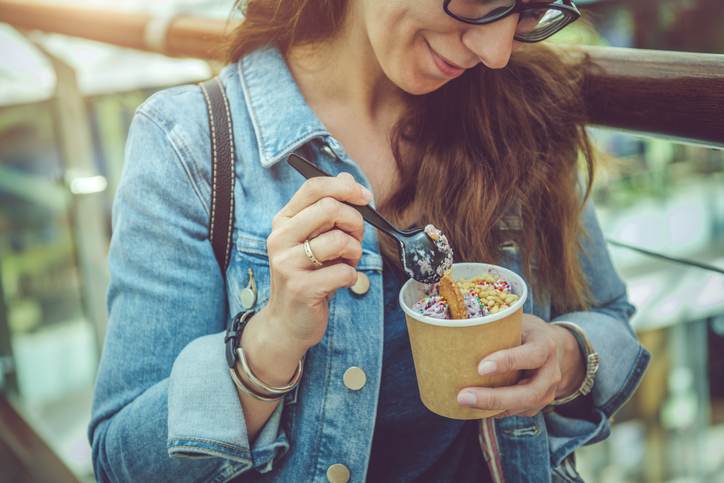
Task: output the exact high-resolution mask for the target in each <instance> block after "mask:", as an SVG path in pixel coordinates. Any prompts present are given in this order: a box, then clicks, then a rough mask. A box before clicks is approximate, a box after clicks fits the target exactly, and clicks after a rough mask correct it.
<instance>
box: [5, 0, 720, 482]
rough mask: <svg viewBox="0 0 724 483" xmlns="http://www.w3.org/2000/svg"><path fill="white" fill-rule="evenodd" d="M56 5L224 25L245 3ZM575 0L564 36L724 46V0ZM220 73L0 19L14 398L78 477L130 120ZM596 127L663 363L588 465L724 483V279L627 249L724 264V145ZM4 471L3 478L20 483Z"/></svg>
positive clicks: (706, 49)
mask: <svg viewBox="0 0 724 483" xmlns="http://www.w3.org/2000/svg"><path fill="white" fill-rule="evenodd" d="M50 3H52V2H50ZM57 3H59V4H60V3H62V4H63V5H75V4H77V5H78V6H80V7H88V6H92V7H94V8H99V7H100V8H107V9H108V10H109V11H119V10H121V11H124V12H139V13H152V14H153V15H155V16H158V18H168V17H169V16H171V15H176V14H184V15H197V16H201V17H211V18H217V19H226V18H227V16H228V15H229V12H230V9H231V6H232V3H233V2H232V1H231V0H155V1H154V2H148V1H139V0H122V1H121V0H114V1H112V0H87V1H80V0H76V1H73V2H71V1H68V0H65V1H63V2H60V1H59V0H58V1H57ZM576 3H577V4H578V5H579V6H580V7H582V9H584V10H583V12H584V21H579V22H576V23H574V24H573V25H572V26H571V27H569V28H568V29H566V30H564V31H563V32H561V33H560V34H558V35H557V36H555V37H554V38H553V39H552V41H553V42H555V43H562V44H579V45H602V46H614V47H633V48H645V49H659V50H672V51H686V52H700V53H716V54H722V53H724V4H722V1H721V0H636V1H615V0H608V1H606V0H599V1H589V2H584V1H580V2H576ZM2 9H3V7H2V2H0V17H1V16H2ZM218 67H219V64H215V63H213V62H212V63H209V62H206V61H202V60H189V59H174V58H170V57H166V56H163V55H159V54H153V53H143V52H140V51H136V50H130V49H125V48H121V47H117V46H112V45H109V44H105V43H99V42H93V41H88V40H81V39H78V38H72V37H66V36H61V35H56V34H44V33H40V32H29V31H22V30H16V29H15V28H13V27H12V26H10V25H8V24H4V23H1V22H0V393H3V394H4V395H5V397H6V398H7V399H8V400H10V401H11V402H12V408H14V409H12V410H14V411H17V412H18V413H19V414H20V415H21V416H22V418H23V419H24V420H25V421H26V422H27V424H28V428H27V431H30V432H35V433H37V434H38V435H39V436H40V438H41V439H42V440H43V441H45V443H47V445H48V446H49V447H50V449H52V450H53V451H54V452H55V454H56V455H57V456H58V457H59V459H60V461H61V462H62V463H63V464H64V465H65V466H66V467H67V468H69V470H70V473H69V475H71V474H72V476H71V477H70V478H71V479H70V480H69V481H72V478H75V479H78V480H80V481H92V480H93V475H92V467H91V461H90V447H89V445H88V441H87V438H86V426H87V422H88V419H89V414H90V401H91V394H92V386H93V382H94V377H95V371H96V364H97V362H98V358H99V353H100V350H101V347H102V345H101V343H102V338H103V334H104V331H105V323H106V311H105V287H106V283H107V278H108V273H107V268H106V265H105V255H106V250H107V247H108V242H109V239H110V235H111V232H110V210H111V203H112V200H113V195H114V190H115V187H116V185H117V183H118V178H119V175H120V172H121V168H122V163H123V147H124V143H125V138H126V132H127V128H128V125H129V122H130V120H131V118H132V116H133V113H134V110H135V108H136V107H137V106H138V105H139V104H140V103H141V102H143V100H144V99H145V98H146V97H148V96H149V95H150V94H151V93H153V92H154V91H156V90H158V89H163V88H166V87H168V86H172V85H176V84H182V83H188V82H196V81H199V80H203V79H206V78H208V77H210V76H211V75H212V74H213V72H215V70H216V69H218ZM721 115H722V116H724V112H722V113H721ZM590 132H591V134H592V135H593V137H594V140H595V142H596V146H597V148H598V149H599V150H600V152H601V154H600V157H601V159H602V165H601V169H600V170H599V175H598V179H597V183H596V188H595V193H594V198H595V201H596V203H597V207H598V211H599V217H600V219H601V223H602V226H603V230H604V232H605V233H606V236H607V237H608V238H609V239H610V241H611V244H610V245H609V248H610V251H611V254H612V256H613V259H614V262H615V264H616V267H617V268H618V270H619V272H620V274H621V275H622V276H623V278H624V279H625V280H626V282H627V283H628V287H629V295H630V298H631V299H632V301H633V302H634V304H635V305H636V306H637V308H638V312H637V313H636V315H635V316H634V318H633V325H634V327H635V329H636V331H637V332H638V334H639V336H640V338H641V340H642V342H643V343H644V345H645V346H646V347H647V348H648V349H649V350H650V351H651V352H652V353H653V354H654V359H653V362H652V365H651V367H650V368H649V371H648V373H647V375H646V377H645V379H644V381H643V383H642V386H641V387H640V389H639V391H638V392H637V394H636V395H635V397H634V398H633V399H631V400H630V401H629V402H628V403H627V405H626V407H625V408H624V409H623V410H622V411H621V412H620V413H619V414H618V415H617V416H616V418H615V421H614V431H613V434H612V435H611V437H610V438H609V439H608V440H607V441H606V442H604V443H601V444H597V445H595V446H592V447H587V448H584V449H582V450H581V451H579V452H578V465H579V469H580V471H581V473H582V475H583V476H584V478H585V479H586V481H591V482H606V483H609V482H617V483H618V482H629V481H630V482H637V481H642V482H724V276H723V275H722V274H721V273H716V272H714V271H711V270H703V269H701V268H697V267H694V266H691V265H684V264H681V263H676V262H672V261H667V260H663V259H660V258H656V257H652V256H648V255H644V254H642V253H640V252H637V251H634V250H631V249H629V248H622V247H621V246H620V245H619V244H618V243H617V242H621V243H625V244H630V245H634V246H637V247H642V248H644V249H647V250H651V251H655V252H661V253H665V254H667V255H670V256H674V257H683V258H686V259H690V260H696V261H700V262H705V263H708V264H711V265H715V266H718V267H724V154H723V151H722V150H721V146H719V148H716V147H707V146H704V145H701V144H699V145H697V144H692V143H681V142H676V141H672V140H671V138H669V139H667V138H664V137H656V136H654V137H641V136H634V135H632V134H627V133H624V132H622V131H615V130H610V129H602V128H597V127H591V128H590ZM720 139H721V137H720ZM4 404H5V403H4ZM12 410H11V409H8V407H6V406H3V407H2V408H0V415H5V416H6V415H7V411H12ZM0 419H2V418H0ZM12 430H13V428H12V427H10V426H8V424H7V422H0V462H2V461H3V457H6V458H7V457H10V456H9V455H10V454H11V453H12V450H13V448H12V441H11V440H10V439H8V434H9V431H12ZM16 431H17V428H16ZM8 441H10V443H9V442H8ZM2 466H3V465H2V464H1V463H0V480H1V481H12V478H11V476H10V475H9V474H8V473H3V469H2Z"/></svg>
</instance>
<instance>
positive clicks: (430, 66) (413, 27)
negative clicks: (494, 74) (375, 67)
mask: <svg viewBox="0 0 724 483" xmlns="http://www.w3.org/2000/svg"><path fill="white" fill-rule="evenodd" d="M361 2H362V3H361V4H358V6H360V7H362V14H363V18H364V24H365V28H366V30H367V35H368V37H369V40H370V44H371V45H372V49H373V51H374V53H375V55H376V57H377V60H378V62H379V64H380V66H381V67H382V70H383V71H384V73H385V74H386V75H387V77H388V78H389V79H390V80H391V81H392V82H393V83H394V84H396V85H397V86H398V87H399V88H401V89H402V90H404V91H406V92H409V93H410V94H416V95H419V94H426V93H428V92H432V91H434V90H436V89H438V88H439V87H441V86H442V85H443V84H445V83H446V82H449V81H450V80H452V79H454V78H455V77H458V76H460V75H461V74H462V73H463V72H465V70H466V69H469V68H471V67H473V66H475V65H477V64H478V63H480V62H482V63H483V64H484V65H486V66H487V67H488V68H491V69H501V68H503V67H505V66H506V65H507V64H508V59H509V58H510V54H511V52H512V50H513V47H514V44H515V45H517V44H518V42H517V41H514V40H513V35H514V34H515V30H516V26H517V23H518V15H517V14H514V15H510V16H508V17H506V18H504V19H502V20H499V21H497V22H494V23H492V24H488V25H469V24H465V23H463V22H460V21H458V20H455V19H453V18H452V17H450V16H448V15H447V14H446V13H445V12H444V11H443V9H442V5H443V0H361Z"/></svg>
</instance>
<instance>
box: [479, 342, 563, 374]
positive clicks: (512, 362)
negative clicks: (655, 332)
mask: <svg viewBox="0 0 724 483" xmlns="http://www.w3.org/2000/svg"><path fill="white" fill-rule="evenodd" d="M556 350H557V349H556V346H555V342H553V340H552V339H550V338H548V337H535V336H530V337H528V339H527V340H526V341H525V343H524V344H523V345H519V346H517V347H513V348H512V349H504V350H501V351H498V352H494V353H492V354H490V355H489V356H487V357H485V358H484V359H483V360H481V361H480V364H478V374H480V375H481V376H487V375H490V374H502V373H505V372H510V371H515V370H526V369H538V368H539V367H541V366H542V365H543V364H545V362H546V361H547V360H548V358H549V357H550V355H551V354H555V352H556Z"/></svg>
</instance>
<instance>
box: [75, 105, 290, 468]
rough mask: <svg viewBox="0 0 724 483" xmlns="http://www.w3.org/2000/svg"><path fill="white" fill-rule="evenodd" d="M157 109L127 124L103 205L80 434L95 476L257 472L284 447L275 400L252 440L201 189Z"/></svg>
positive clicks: (144, 111) (144, 110) (279, 410)
mask: <svg viewBox="0 0 724 483" xmlns="http://www.w3.org/2000/svg"><path fill="white" fill-rule="evenodd" d="M164 96H166V97H170V96H168V95H166V94H163V93H162V94H161V95H160V98H161V99H164ZM161 104H163V101H162V100H159V94H157V95H155V96H153V97H152V98H151V100H149V101H147V103H146V104H144V106H142V107H141V108H139V111H138V112H137V113H136V116H135V117H134V120H133V122H132V126H131V129H130V133H129V138H128V144H127V148H126V160H125V165H124V169H123V174H122V177H121V182H120V184H119V187H118V191H117V193H116V198H115V201H114V206H113V237H112V241H111V246H110V253H109V265H110V272H111V280H110V286H109V290H108V300H107V302H108V311H109V322H108V330H107V334H106V339H105V343H104V349H103V353H102V356H101V361H100V366H99V372H98V376H97V382H96V387H95V393H94V400H93V409H92V415H91V421H90V425H89V428H88V436H89V439H90V442H91V446H92V452H93V465H94V470H95V474H96V478H97V479H98V480H99V481H134V482H135V481H166V480H167V481H211V480H213V481H217V480H220V481H223V480H226V479H228V478H230V477H232V476H234V475H236V474H239V473H242V472H244V471H247V470H250V469H255V470H258V471H260V472H266V471H269V470H271V467H272V463H273V461H274V459H275V458H276V457H278V456H280V455H281V454H283V453H284V452H286V451H287V449H288V447H289V444H288V441H287V437H286V435H285V433H284V431H283V430H282V428H281V427H280V420H281V413H282V411H283V404H279V406H278V407H277V410H276V411H275V412H274V413H273V415H272V417H271V418H270V419H269V420H268V422H267V423H266V425H265V426H264V427H263V428H262V430H261V432H260V433H259V435H258V436H257V438H256V439H255V441H254V443H253V444H250V442H249V439H248V435H247V430H246V426H245V420H244V415H243V413H242V407H241V404H240V402H239V400H238V396H237V393H236V390H235V388H234V386H233V382H232V380H231V378H230V376H229V372H228V367H227V365H226V360H225V356H224V344H223V337H224V334H223V331H224V328H225V326H226V321H227V319H228V313H227V312H228V308H227V301H226V294H225V288H224V283H223V279H222V276H221V273H220V270H219V267H218V265H217V263H216V260H215V258H214V255H213V251H212V248H211V244H210V243H209V241H208V238H207V230H208V215H207V208H206V205H205V204H204V202H203V199H202V197H201V195H200V193H202V192H203V191H202V190H200V189H199V183H198V182H197V181H196V180H195V179H194V175H193V173H194V170H193V169H192V168H193V165H192V163H190V159H189V155H188V151H186V150H185V149H184V146H182V145H179V144H178V142H177V139H179V136H181V137H183V136H185V135H187V134H188V133H183V132H180V131H179V130H178V129H177V127H176V126H173V125H172V124H170V123H169V122H164V121H163V118H162V117H159V115H158V114H159V113H161V112H164V111H163V109H161V108H162V107H163V106H162V105H161ZM164 109H171V108H170V107H168V102H166V107H165V108H164ZM198 136H199V135H198V134H196V137H197V138H198ZM188 139H193V137H189V138H188Z"/></svg>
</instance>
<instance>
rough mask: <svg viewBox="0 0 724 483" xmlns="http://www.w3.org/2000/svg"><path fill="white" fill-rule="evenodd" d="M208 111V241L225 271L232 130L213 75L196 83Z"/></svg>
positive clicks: (225, 102)
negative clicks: (209, 198)
mask: <svg viewBox="0 0 724 483" xmlns="http://www.w3.org/2000/svg"><path fill="white" fill-rule="evenodd" d="M199 86H200V87H201V91H202V92H203V94H204V99H205V101H206V108H207V110H208V114H209V132H210V133H211V213H210V216H209V218H210V219H209V240H211V246H212V247H213V249H214V256H215V257H216V261H217V262H218V263H219V266H220V267H221V273H222V274H224V273H226V268H227V267H228V265H229V251H230V248H231V230H232V228H233V225H234V160H235V155H234V131H233V130H232V124H231V111H230V109H229V101H228V99H227V98H226V93H225V92H224V86H223V85H222V84H221V81H220V80H219V79H218V78H217V77H214V78H213V79H210V80H207V81H204V82H202V83H201V84H199Z"/></svg>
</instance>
